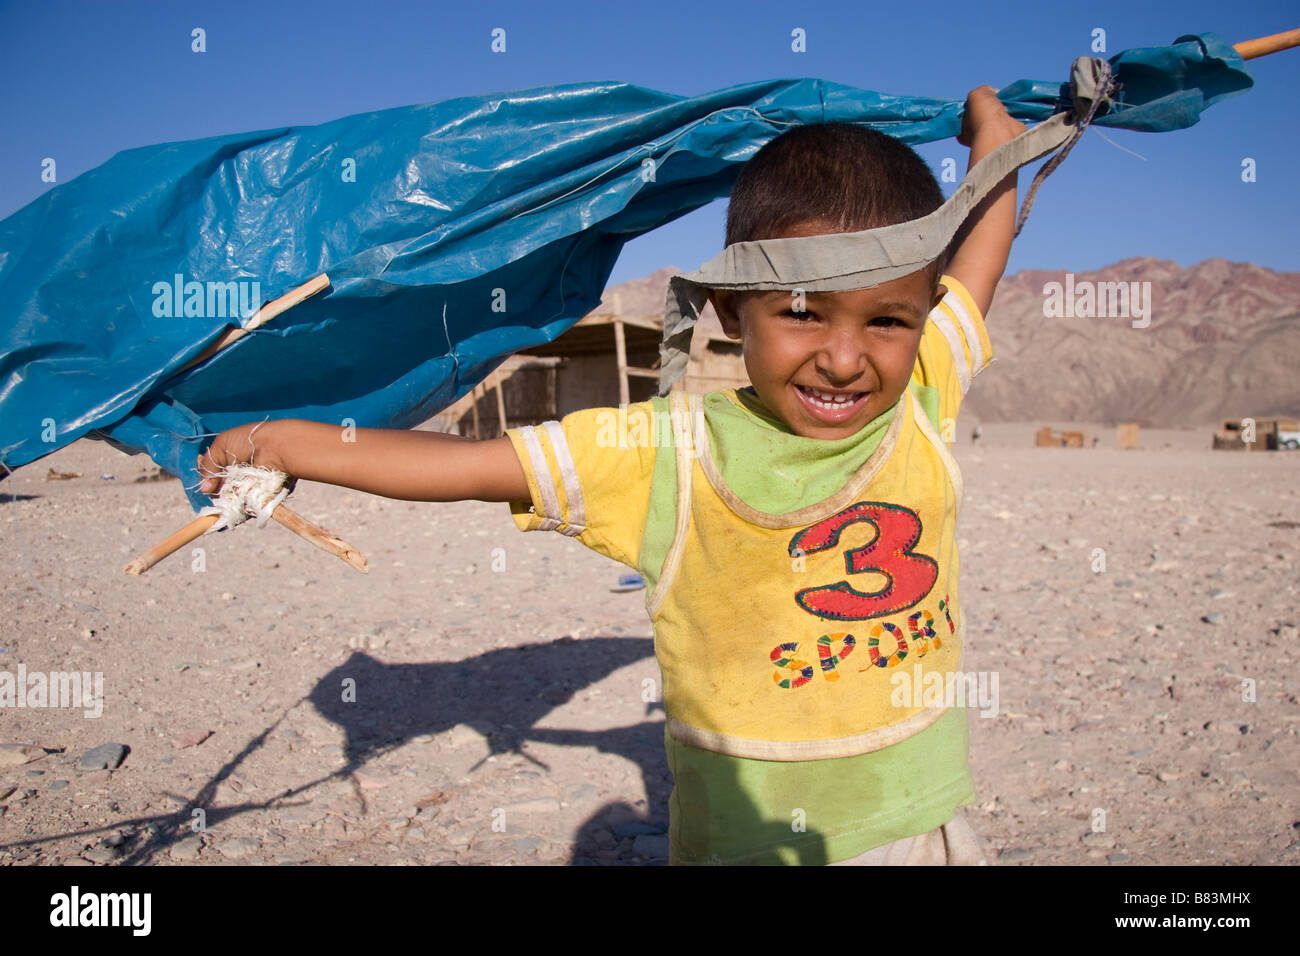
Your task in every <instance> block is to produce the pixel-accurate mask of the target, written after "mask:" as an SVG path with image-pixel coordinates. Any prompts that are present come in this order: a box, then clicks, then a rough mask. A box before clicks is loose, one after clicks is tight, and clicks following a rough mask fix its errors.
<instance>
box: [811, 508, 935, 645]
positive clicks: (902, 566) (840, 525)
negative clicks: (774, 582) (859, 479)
mask: <svg viewBox="0 0 1300 956" xmlns="http://www.w3.org/2000/svg"><path fill="white" fill-rule="evenodd" d="M857 521H865V522H867V523H868V524H871V525H873V526H874V527H875V529H876V538H875V540H874V541H872V542H871V543H870V544H868V545H864V546H863V547H861V548H853V549H851V550H849V551H845V552H844V567H845V570H846V571H847V572H848V573H849V574H862V573H864V572H867V571H874V572H876V573H877V574H883V575H884V576H885V577H886V578H888V580H887V581H886V583H885V586H884V587H882V588H881V589H880V590H879V591H870V592H864V591H859V590H857V589H855V588H854V587H853V585H851V584H849V582H848V581H837V582H836V583H835V584H825V585H822V586H820V587H815V588H805V589H804V590H802V591H800V592H799V593H797V594H796V595H795V597H794V599H795V600H796V601H798V602H799V606H800V607H802V608H803V609H804V610H805V611H807V612H809V613H810V614H816V615H817V616H818V617H822V618H831V619H832V620H836V621H865V620H868V619H870V618H873V617H884V616H885V615H887V614H894V613H896V612H898V611H901V610H904V609H905V608H909V607H911V606H912V605H913V604H915V603H916V602H917V601H919V600H921V598H923V597H925V596H926V595H927V594H928V593H929V592H930V588H932V587H934V582H935V578H937V577H938V575H939V565H938V563H937V562H936V561H935V560H934V559H933V558H931V557H928V556H926V555H924V554H919V553H917V552H914V551H913V550H912V546H913V545H914V544H916V542H917V541H918V540H919V539H920V537H921V519H920V518H918V517H917V516H916V512H914V511H912V510H911V509H909V508H904V507H902V506H901V505H891V504H887V503H885V502H883V501H859V502H858V503H857V504H855V505H851V506H849V507H848V508H845V509H844V510H843V511H841V512H840V513H839V514H836V515H832V516H831V517H829V518H827V519H825V520H824V521H819V522H817V524H815V525H813V526H812V527H810V528H804V530H802V531H800V532H799V533H798V534H796V535H795V536H794V537H793V538H791V539H790V555H791V556H792V557H794V556H797V555H800V554H815V553H816V552H818V551H825V550H827V549H828V548H834V547H838V546H839V543H840V533H841V532H842V531H843V530H844V529H845V528H847V527H848V526H849V525H851V524H853V523H854V522H857Z"/></svg>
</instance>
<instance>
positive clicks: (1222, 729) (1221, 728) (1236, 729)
mask: <svg viewBox="0 0 1300 956" xmlns="http://www.w3.org/2000/svg"><path fill="white" fill-rule="evenodd" d="M1202 729H1204V730H1208V731H1209V732H1210V733H1212V734H1223V735H1225V736H1228V737H1235V736H1239V735H1241V734H1247V733H1249V732H1250V725H1249V724H1239V723H1237V722H1236V721H1233V720H1211V721H1208V722H1207V723H1205V724H1204V725H1203V728H1202Z"/></svg>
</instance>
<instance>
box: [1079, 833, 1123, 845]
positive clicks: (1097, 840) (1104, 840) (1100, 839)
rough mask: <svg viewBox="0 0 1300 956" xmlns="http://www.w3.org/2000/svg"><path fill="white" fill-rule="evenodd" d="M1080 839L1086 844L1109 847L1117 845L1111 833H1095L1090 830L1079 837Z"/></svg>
mask: <svg viewBox="0 0 1300 956" xmlns="http://www.w3.org/2000/svg"><path fill="white" fill-rule="evenodd" d="M1079 841H1080V842H1081V843H1083V845H1084V846H1090V847H1104V848H1107V849H1109V848H1110V847H1113V846H1114V845H1115V837H1114V836H1113V835H1112V834H1109V833H1095V832H1091V831H1090V832H1088V833H1085V834H1084V835H1083V836H1081V837H1079Z"/></svg>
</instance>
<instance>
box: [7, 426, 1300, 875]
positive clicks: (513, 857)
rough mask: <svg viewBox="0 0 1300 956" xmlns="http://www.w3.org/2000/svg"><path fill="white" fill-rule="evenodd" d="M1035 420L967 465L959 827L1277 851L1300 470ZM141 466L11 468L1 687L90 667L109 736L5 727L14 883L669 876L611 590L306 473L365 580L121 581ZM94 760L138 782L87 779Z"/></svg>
mask: <svg viewBox="0 0 1300 956" xmlns="http://www.w3.org/2000/svg"><path fill="white" fill-rule="evenodd" d="M1038 424H1039V423H1034V424H1031V425H988V426H985V428H984V432H985V436H984V439H983V440H982V441H981V443H980V445H979V446H978V447H971V446H970V444H969V443H968V441H962V442H960V443H959V444H958V445H957V449H956V451H957V455H958V459H959V460H960V462H961V463H962V466H963V469H964V471H965V475H966V484H967V491H966V506H965V511H964V513H963V517H962V522H961V527H960V533H959V537H960V538H961V539H962V548H963V568H962V583H961V587H962V595H963V601H964V604H965V608H966V614H967V619H968V621H969V622H970V625H971V630H970V635H969V642H968V657H967V660H966V662H965V668H966V669H967V670H975V671H986V672H989V673H994V672H996V673H997V675H998V678H999V702H998V703H999V708H998V714H997V716H995V717H988V718H985V717H981V716H979V714H978V712H975V711H972V712H971V713H970V720H971V727H972V765H973V767H974V772H975V778H976V784H977V787H978V791H979V794H980V802H979V803H978V804H977V806H975V807H972V808H969V810H968V818H969V819H970V821H971V823H972V824H973V826H974V827H975V829H976V830H977V832H978V833H979V834H980V835H981V836H982V837H983V838H984V839H985V840H986V841H987V843H988V845H989V846H990V848H991V850H992V851H993V853H994V854H995V855H996V857H997V860H996V862H999V863H1002V864H1010V863H1027V864H1041V863H1070V864H1099V865H1122V864H1124V863H1132V864H1143V863H1152V864H1174V863H1232V864H1250V863H1271V864H1277V863H1295V862H1296V861H1297V860H1300V806H1298V805H1300V779H1298V777H1297V769H1298V768H1300V741H1297V736H1296V735H1297V729H1298V728H1300V706H1298V705H1297V696H1296V695H1297V668H1296V657H1297V625H1300V609H1298V608H1297V597H1298V595H1297V590H1298V582H1300V576H1298V575H1297V555H1298V554H1300V481H1298V480H1297V479H1298V478H1300V454H1286V453H1281V454H1250V455H1248V454H1231V453H1224V452H1212V451H1210V450H1209V434H1208V432H1204V431H1181V432H1180V431H1170V432H1145V433H1144V434H1143V447H1142V448H1141V449H1138V450H1136V451H1124V452H1122V451H1119V450H1117V449H1115V448H1114V447H1113V441H1114V436H1113V432H1112V431H1111V430H1102V431H1101V432H1100V433H1101V434H1102V436H1103V438H1104V441H1103V444H1102V447H1099V448H1097V449H1088V450H1069V449H1038V448H1033V447H1032V435H1033V431H1034V429H1035V428H1036V427H1037V426H1038ZM1053 424H1054V425H1056V426H1057V427H1059V426H1060V425H1061V424H1064V423H1053ZM963 437H965V436H963ZM50 468H53V469H54V470H56V471H59V472H80V473H81V474H82V475H83V477H81V478H74V479H70V480H66V481H47V480H45V476H46V472H47V470H48V469H50ZM155 471H156V469H155V468H154V466H153V465H152V463H151V462H149V461H148V459H146V458H144V457H143V456H140V457H134V458H130V457H127V456H124V455H122V454H120V453H119V452H116V451H114V450H113V449H111V448H110V447H109V446H107V445H105V444H102V443H97V442H86V441H82V442H78V443H76V444H75V445H73V446H71V447H69V448H67V449H64V450H62V451H60V452H58V453H56V454H54V455H52V456H50V457H48V458H46V459H43V460H41V461H39V462H36V463H35V464H33V465H31V466H28V467H26V468H23V469H20V470H19V471H18V472H17V473H16V474H15V475H14V476H12V477H11V478H9V479H8V480H6V481H3V482H0V529H3V534H4V541H5V547H4V549H3V553H2V555H0V582H2V583H0V587H3V596H4V607H5V608H6V614H5V620H4V623H3V624H2V625H0V651H2V652H3V653H0V671H8V672H10V673H13V674H16V672H17V668H18V666H19V665H20V664H21V665H23V666H24V667H25V668H26V669H27V671H28V672H33V671H42V672H48V671H56V670H57V671H70V670H77V671H88V672H92V673H93V672H102V674H103V681H104V703H103V713H102V716H100V717H98V718H87V717H84V716H83V712H82V711H81V710H73V709H66V708H45V709H30V708H22V709H8V708H6V709H4V710H0V744H4V745H27V746H28V747H29V748H34V749H28V750H26V751H23V750H21V749H20V748H19V747H16V746H5V747H0V862H3V863H17V862H21V863H47V864H52V863H77V864H83V863H84V864H85V865H113V864H124V863H157V864H225V863H232V862H237V863H306V862H310V863H340V862H358V863H362V862H365V863H444V862H445V863H557V864H565V863H571V862H593V863H597V864H601V865H605V864H642V863H655V862H660V863H661V862H663V859H664V857H665V855H666V847H667V841H666V838H665V837H664V836H663V832H664V830H665V828H666V825H667V797H668V793H669V789H670V786H671V778H670V776H669V774H668V770H667V766H666V763H665V760H664V754H663V742H662V737H663V712H662V710H661V709H660V707H659V706H658V705H657V704H655V703H654V702H653V701H651V702H647V701H646V700H645V699H644V698H645V696H647V695H646V693H645V690H646V688H647V686H649V687H654V686H657V680H658V669H657V667H656V665H655V662H654V658H653V655H652V643H651V637H650V627H649V621H648V619H647V617H646V615H645V611H644V606H643V601H644V594H643V592H632V593H615V592H614V591H613V590H612V589H613V588H614V587H615V585H616V584H617V581H618V577H619V575H620V574H621V573H624V572H625V571H626V569H623V568H621V567H620V566H618V565H614V564H612V563H610V562H608V561H607V560H605V559H604V558H601V557H600V556H598V555H596V554H594V553H591V552H588V551H587V550H586V549H584V548H582V547H581V546H579V545H576V544H575V543H574V542H572V541H570V540H568V539H566V538H563V537H562V536H560V535H554V534H543V533H534V534H531V535H521V534H520V533H519V532H517V531H515V529H514V527H513V525H512V524H511V523H510V521H509V518H508V517H507V512H506V508H505V506H504V505H496V504H483V503H478V502H465V503H460V504H454V505H432V504H416V503H408V502H398V501H388V500H385V499H378V498H373V497H370V496H368V495H365V494H362V493H359V492H352V491H348V490H345V489H339V488H334V487H331V486H325V485H308V484H306V483H304V484H302V485H300V487H299V488H298V490H297V492H296V493H295V495H294V497H293V499H292V504H293V506H294V508H295V510H297V511H299V512H300V513H301V514H303V515H304V516H305V517H308V518H310V519H312V520H315V521H317V522H319V523H321V524H324V525H325V526H327V527H328V528H330V529H331V530H333V531H335V532H336V533H338V534H340V535H341V536H342V537H344V538H345V539H347V540H348V541H349V542H351V543H352V544H354V545H355V546H357V547H358V548H359V549H360V550H362V551H363V552H364V553H365V554H366V555H367V557H368V558H369V560H370V564H371V568H372V570H371V572H370V574H369V575H361V574H359V573H357V572H355V571H353V570H352V569H350V568H348V567H347V566H346V565H344V564H343V562H341V561H339V560H338V559H337V558H333V557H331V556H329V555H326V554H325V553H324V552H320V551H316V550H314V549H313V548H311V547H310V546H309V545H308V544H306V543H305V542H303V541H302V540H300V539H298V538H296V537H294V536H293V535H291V534H290V533H288V532H287V531H285V530H284V529H283V528H280V527H278V526H275V525H272V526H270V527H268V528H266V529H263V530H256V529H254V528H252V527H251V526H246V527H243V528H240V529H237V530H236V531H235V532H232V533H223V534H221V535H218V536H215V537H209V538H207V539H204V540H202V541H200V542H197V544H199V545H201V546H202V548H203V551H204V556H203V558H204V564H205V567H204V569H203V570H197V569H196V563H195V562H196V558H195V556H194V555H192V554H191V552H190V550H189V549H186V551H184V552H182V553H180V554H177V555H175V556H173V557H171V558H169V559H168V560H166V561H164V562H163V563H162V564H160V565H159V566H158V567H156V568H155V569H153V570H152V571H150V572H149V573H148V574H146V575H144V576H143V577H140V578H130V577H127V576H125V575H123V573H122V565H123V564H124V563H125V562H126V561H127V560H129V559H130V558H131V557H133V556H134V555H135V554H137V553H139V552H140V551H143V550H144V549H145V548H147V547H149V546H150V545H152V544H153V543H155V542H156V541H158V540H160V539H161V538H163V537H165V536H166V535H167V534H169V533H171V532H172V531H174V530H175V529H176V528H178V527H180V526H181V525H182V524H184V523H185V522H186V521H188V520H189V517H190V513H189V509H188V506H187V504H186V503H185V501H184V498H183V496H182V494H181V492H180V489H179V486H178V485H177V484H176V483H174V482H173V481H147V482H136V481H135V479H137V478H141V477H147V476H148V475H149V474H151V473H153V472H155ZM101 475H112V476H114V478H113V480H107V479H104V478H101ZM497 549H500V550H497ZM1095 549H1102V551H1103V552H1104V560H1105V570H1097V569H1096V568H1097V564H1098V558H1097V554H1098V552H1097V551H1096V550H1095ZM494 564H495V566H496V568H498V569H499V570H496V569H494ZM349 681H350V682H353V683H351V684H349V683H348V682H349ZM647 681H652V682H655V683H654V684H650V685H647V684H646V682H647ZM1252 681H1253V687H1254V700H1253V701H1249V700H1243V688H1247V689H1248V688H1249V687H1250V682H1252ZM348 687H354V688H355V700H354V701H348V700H345V699H344V697H345V693H346V692H347V688H348ZM1246 696H1249V694H1248V693H1247V694H1246ZM209 732H210V735H209ZM196 741H197V742H196ZM104 743H121V744H124V745H126V746H127V747H128V748H129V753H128V754H127V756H126V758H125V760H124V762H123V763H122V764H121V765H120V766H119V767H118V768H117V769H115V770H112V771H106V770H101V771H88V770H79V769H78V767H77V764H78V761H79V760H80V758H81V756H82V754H83V753H84V752H86V751H87V750H89V749H91V748H93V747H96V746H98V745H101V744H104ZM196 811H199V812H198V813H196ZM1098 821H1103V823H1104V829H1097V823H1098ZM200 824H202V826H201V828H199V825H200Z"/></svg>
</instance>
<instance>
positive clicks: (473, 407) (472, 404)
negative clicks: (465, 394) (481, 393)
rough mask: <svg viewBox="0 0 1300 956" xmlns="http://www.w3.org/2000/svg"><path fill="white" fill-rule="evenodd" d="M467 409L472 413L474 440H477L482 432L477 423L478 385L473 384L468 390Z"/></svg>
mask: <svg viewBox="0 0 1300 956" xmlns="http://www.w3.org/2000/svg"><path fill="white" fill-rule="evenodd" d="M469 410H470V411H471V412H472V413H473V415H474V440H475V441H479V440H480V439H482V437H483V432H482V431H481V430H480V429H479V424H478V386H477V385H475V386H474V387H473V388H471V389H470V390H469Z"/></svg>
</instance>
